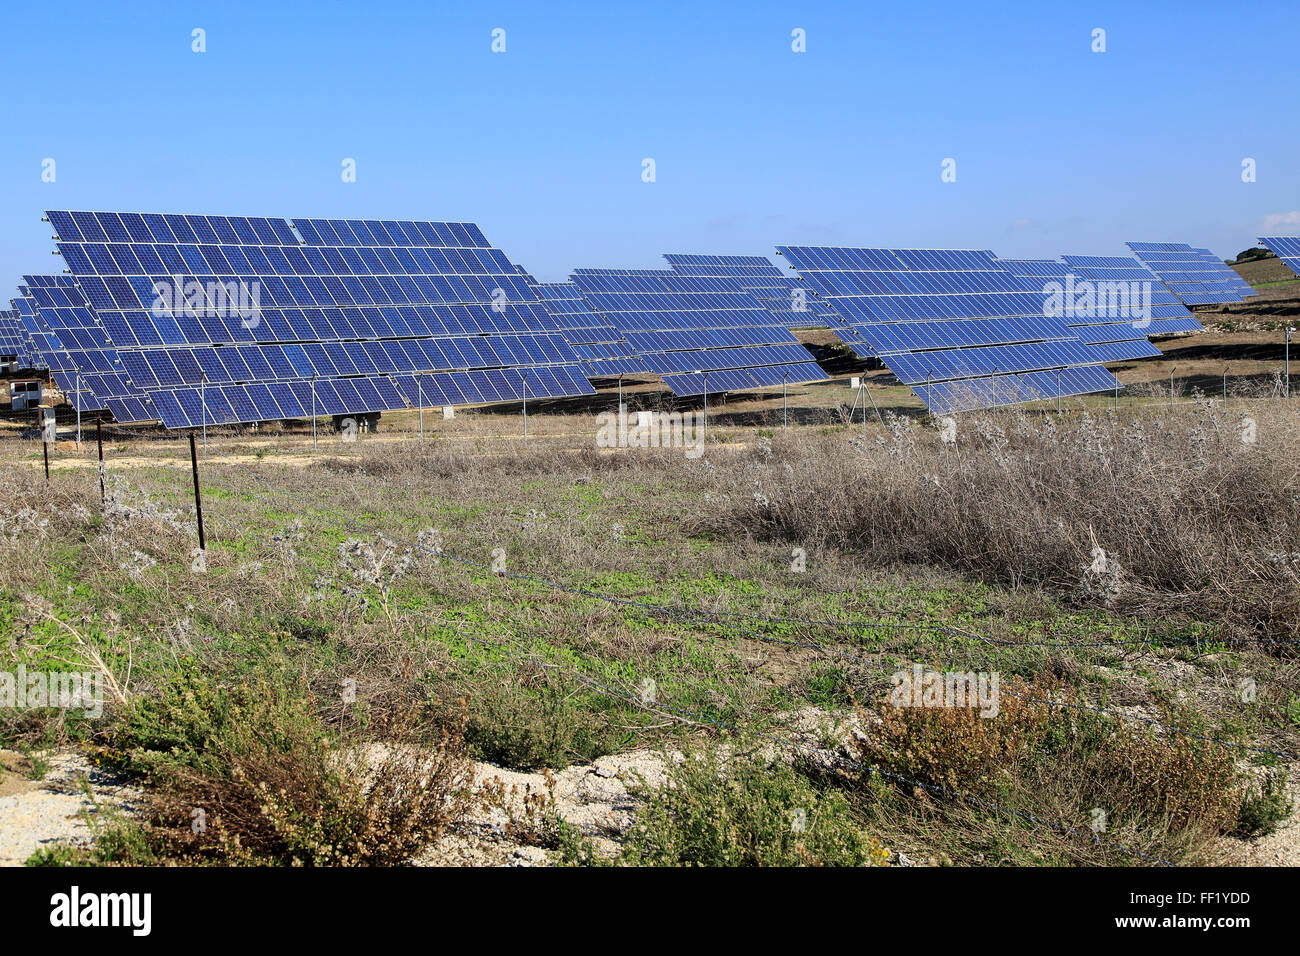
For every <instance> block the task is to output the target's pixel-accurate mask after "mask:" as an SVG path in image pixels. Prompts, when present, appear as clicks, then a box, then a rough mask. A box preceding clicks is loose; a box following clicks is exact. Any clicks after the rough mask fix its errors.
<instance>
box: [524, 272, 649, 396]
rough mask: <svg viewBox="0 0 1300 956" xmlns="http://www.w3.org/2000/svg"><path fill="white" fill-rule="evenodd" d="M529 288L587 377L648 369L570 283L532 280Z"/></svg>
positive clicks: (638, 371) (625, 373)
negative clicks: (537, 296) (580, 362)
mask: <svg viewBox="0 0 1300 956" xmlns="http://www.w3.org/2000/svg"><path fill="white" fill-rule="evenodd" d="M530 278H531V277H530ZM533 290H534V291H535V292H536V293H537V294H538V295H539V296H540V297H541V300H542V305H543V306H544V307H545V308H546V311H547V312H549V313H550V316H551V318H552V319H553V320H554V322H555V327H556V328H557V329H559V331H560V334H561V335H563V336H564V340H565V341H566V342H568V343H569V345H570V347H571V348H572V349H573V351H574V353H575V354H576V355H577V356H578V358H579V359H581V360H582V364H583V368H584V369H585V370H586V374H587V377H588V378H610V377H613V376H618V375H638V374H645V373H646V372H648V371H649V369H648V368H646V364H645V361H644V360H643V359H642V358H641V357H640V356H638V355H636V354H635V353H634V352H633V351H632V348H631V346H629V345H628V343H627V340H626V339H625V338H624V337H623V335H622V333H620V332H619V331H618V330H617V329H615V328H614V327H613V326H612V325H610V324H609V320H608V319H606V318H605V317H604V316H603V315H601V314H600V313H599V312H597V311H596V310H595V309H593V308H592V307H591V303H590V302H588V301H587V300H586V298H585V297H584V296H583V294H582V291H581V290H580V289H579V288H578V287H577V286H576V285H574V284H573V283H572V282H535V283H534V285H533Z"/></svg>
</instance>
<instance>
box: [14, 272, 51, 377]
mask: <svg viewBox="0 0 1300 956" xmlns="http://www.w3.org/2000/svg"><path fill="white" fill-rule="evenodd" d="M9 304H10V305H11V306H13V309H14V311H15V312H17V313H18V321H19V322H20V323H21V324H22V327H23V331H24V332H25V333H26V339H27V344H28V348H29V349H30V350H31V355H32V360H33V361H34V362H35V363H36V365H35V366H33V367H34V368H41V369H50V368H53V364H52V362H51V359H50V356H51V353H53V352H55V351H57V350H58V348H59V346H58V341H57V340H56V339H55V338H54V337H53V336H52V335H51V334H50V333H49V332H47V331H46V330H45V327H44V326H43V325H41V324H40V322H38V321H37V319H36V308H35V306H33V305H32V302H31V300H30V299H29V298H27V296H26V295H24V294H23V293H22V291H21V290H20V291H19V293H18V296H17V297H16V298H13V299H10V300H9Z"/></svg>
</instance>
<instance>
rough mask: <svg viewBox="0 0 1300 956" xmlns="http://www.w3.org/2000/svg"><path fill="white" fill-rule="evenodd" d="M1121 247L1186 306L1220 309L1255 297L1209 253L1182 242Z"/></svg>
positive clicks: (1231, 272)
mask: <svg viewBox="0 0 1300 956" xmlns="http://www.w3.org/2000/svg"><path fill="white" fill-rule="evenodd" d="M1125 244H1126V245H1127V246H1128V247H1129V248H1130V249H1132V250H1133V254H1134V255H1135V256H1137V257H1138V259H1139V260H1140V261H1141V262H1142V263H1143V264H1144V265H1146V266H1147V267H1148V268H1149V269H1150V270H1151V271H1152V272H1154V273H1155V274H1156V275H1157V276H1158V277H1159V279H1160V281H1161V282H1163V283H1164V284H1165V285H1166V286H1168V287H1169V290H1170V291H1171V292H1173V293H1174V295H1176V296H1178V298H1179V299H1181V300H1182V301H1183V302H1184V303H1186V304H1187V305H1221V304H1224V303H1227V302H1240V301H1242V298H1243V297H1244V296H1248V295H1255V290H1254V289H1252V288H1251V287H1250V285H1249V284H1248V283H1247V282H1246V281H1245V280H1244V279H1242V278H1241V276H1239V275H1237V273H1236V272H1235V271H1234V270H1233V269H1232V268H1231V267H1230V266H1228V265H1226V264H1225V263H1224V261H1223V260H1222V259H1220V258H1219V257H1218V256H1216V255H1215V254H1214V253H1213V252H1211V251H1210V250H1209V249H1196V248H1193V247H1192V246H1189V245H1188V244H1187V243H1185V242H1129V243H1125Z"/></svg>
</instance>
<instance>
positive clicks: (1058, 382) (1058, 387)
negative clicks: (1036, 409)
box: [1056, 368, 1061, 415]
mask: <svg viewBox="0 0 1300 956" xmlns="http://www.w3.org/2000/svg"><path fill="white" fill-rule="evenodd" d="M1056 414H1058V415H1059V414H1061V370H1060V369H1059V368H1058V369H1057V370H1056Z"/></svg>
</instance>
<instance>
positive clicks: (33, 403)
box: [9, 378, 53, 413]
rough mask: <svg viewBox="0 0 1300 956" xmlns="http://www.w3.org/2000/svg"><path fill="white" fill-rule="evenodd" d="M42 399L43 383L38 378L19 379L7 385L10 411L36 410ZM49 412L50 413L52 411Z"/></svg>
mask: <svg viewBox="0 0 1300 956" xmlns="http://www.w3.org/2000/svg"><path fill="white" fill-rule="evenodd" d="M43 397H44V390H43V383H42V382H41V380H40V379H39V378H20V379H15V380H14V381H12V382H10V383H9V410H10V411H14V412H25V411H28V410H30V409H33V408H38V407H40V404H41V399H42V398H43ZM50 411H51V413H52V412H53V409H51V410H50Z"/></svg>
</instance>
